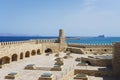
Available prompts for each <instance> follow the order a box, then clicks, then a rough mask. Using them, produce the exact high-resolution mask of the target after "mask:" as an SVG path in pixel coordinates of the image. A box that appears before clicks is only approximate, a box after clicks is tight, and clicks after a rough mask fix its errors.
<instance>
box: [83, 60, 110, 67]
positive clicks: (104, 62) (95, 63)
mask: <svg viewBox="0 0 120 80" xmlns="http://www.w3.org/2000/svg"><path fill="white" fill-rule="evenodd" d="M81 61H82V62H87V63H90V64H91V65H93V66H101V67H104V66H105V67H106V66H107V67H110V66H112V59H94V58H81Z"/></svg>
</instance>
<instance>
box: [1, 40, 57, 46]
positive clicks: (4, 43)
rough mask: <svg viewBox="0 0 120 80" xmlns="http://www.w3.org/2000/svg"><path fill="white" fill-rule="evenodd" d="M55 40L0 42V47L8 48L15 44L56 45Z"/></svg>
mask: <svg viewBox="0 0 120 80" xmlns="http://www.w3.org/2000/svg"><path fill="white" fill-rule="evenodd" d="M57 42H58V40H57V39H31V40H26V41H9V42H0V46H10V45H17V44H25V43H35V44H38V43H57Z"/></svg>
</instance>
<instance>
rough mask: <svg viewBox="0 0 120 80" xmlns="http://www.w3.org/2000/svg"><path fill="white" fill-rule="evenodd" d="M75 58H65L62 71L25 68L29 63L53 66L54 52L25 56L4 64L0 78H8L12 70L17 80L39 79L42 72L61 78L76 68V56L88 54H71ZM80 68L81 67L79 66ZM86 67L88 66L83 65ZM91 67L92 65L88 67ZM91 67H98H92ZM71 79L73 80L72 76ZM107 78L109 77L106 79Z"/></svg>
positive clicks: (96, 78) (59, 79)
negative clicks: (16, 75) (16, 74)
mask: <svg viewBox="0 0 120 80" xmlns="http://www.w3.org/2000/svg"><path fill="white" fill-rule="evenodd" d="M64 55H65V53H60V56H61V57H63V56H64ZM71 56H73V58H69V59H64V63H65V65H64V66H63V70H62V71H45V70H24V68H25V66H26V65H28V64H35V65H36V66H38V67H53V66H54V63H55V61H54V59H55V58H56V57H54V54H51V55H49V56H45V54H42V55H36V56H32V57H30V58H24V59H23V60H19V61H15V62H11V63H10V64H6V65H4V66H3V68H1V69H0V80H7V79H4V77H5V76H6V75H7V74H8V73H10V72H17V73H18V75H19V76H18V77H17V78H16V79H15V80H26V79H27V80H38V78H39V76H40V75H41V74H42V73H46V72H48V73H52V74H53V75H54V76H55V79H54V80H61V78H62V77H63V76H64V75H66V74H67V73H69V71H71V70H73V69H74V68H76V64H77V63H78V62H76V61H75V58H77V57H83V56H86V55H80V54H71ZM77 68H80V67H77ZM83 68H86V67H83ZM87 68H91V67H87ZM91 69H97V68H94V67H92V68H91ZM69 80H73V79H72V78H71V79H69ZM89 80H105V79H103V78H102V77H94V76H89ZM106 80H107V79H106Z"/></svg>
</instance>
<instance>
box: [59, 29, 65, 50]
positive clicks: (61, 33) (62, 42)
mask: <svg viewBox="0 0 120 80" xmlns="http://www.w3.org/2000/svg"><path fill="white" fill-rule="evenodd" d="M58 42H59V43H60V44H59V45H60V48H59V50H60V51H64V50H65V49H66V47H67V44H66V39H65V36H64V30H63V29H60V30H59V38H58Z"/></svg>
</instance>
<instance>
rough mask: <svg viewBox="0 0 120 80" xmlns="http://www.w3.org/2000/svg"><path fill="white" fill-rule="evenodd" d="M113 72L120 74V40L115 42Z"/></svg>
mask: <svg viewBox="0 0 120 80" xmlns="http://www.w3.org/2000/svg"><path fill="white" fill-rule="evenodd" d="M112 66H113V74H114V75H115V76H120V42H116V43H113V61H112Z"/></svg>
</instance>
